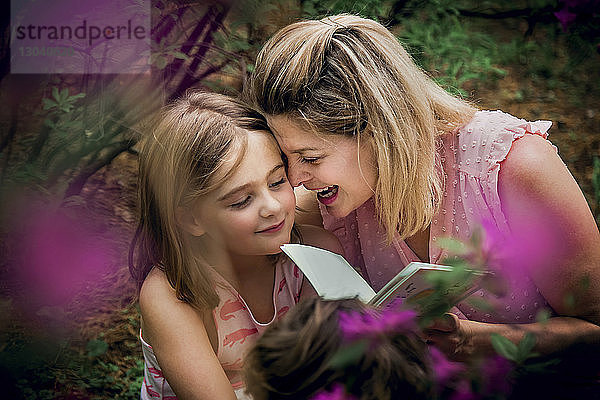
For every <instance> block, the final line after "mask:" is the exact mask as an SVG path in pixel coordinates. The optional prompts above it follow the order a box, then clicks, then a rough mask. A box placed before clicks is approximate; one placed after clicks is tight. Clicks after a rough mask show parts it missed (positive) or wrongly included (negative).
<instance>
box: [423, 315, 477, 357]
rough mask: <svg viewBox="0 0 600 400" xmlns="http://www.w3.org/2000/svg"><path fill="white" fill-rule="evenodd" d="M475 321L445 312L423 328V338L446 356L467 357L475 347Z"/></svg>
mask: <svg viewBox="0 0 600 400" xmlns="http://www.w3.org/2000/svg"><path fill="white" fill-rule="evenodd" d="M477 325H478V323H477V322H473V321H469V320H465V319H462V320H461V319H459V318H458V317H457V316H456V314H452V313H446V314H444V316H443V317H442V318H440V319H437V320H435V321H434V322H433V324H432V325H431V326H429V327H428V328H425V329H424V330H423V334H424V339H425V340H426V341H427V343H428V344H431V345H434V346H435V347H437V348H438V349H439V350H440V351H442V352H443V353H444V354H445V355H446V357H448V358H449V359H450V360H454V361H465V360H467V359H469V358H470V357H471V356H472V355H473V353H474V351H475V350H476V349H475V346H474V343H475V340H474V339H475V335H476V333H477Z"/></svg>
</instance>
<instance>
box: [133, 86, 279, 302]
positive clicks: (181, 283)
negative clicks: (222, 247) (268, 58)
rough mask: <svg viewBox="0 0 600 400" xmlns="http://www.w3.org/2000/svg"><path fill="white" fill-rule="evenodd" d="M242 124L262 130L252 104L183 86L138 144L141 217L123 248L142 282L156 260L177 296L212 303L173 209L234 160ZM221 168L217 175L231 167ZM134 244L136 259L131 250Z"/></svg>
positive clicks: (207, 280)
mask: <svg viewBox="0 0 600 400" xmlns="http://www.w3.org/2000/svg"><path fill="white" fill-rule="evenodd" d="M248 131H267V132H269V128H268V126H267V123H266V121H265V119H264V118H263V117H262V115H260V114H259V113H258V112H256V111H254V110H252V109H251V108H250V107H248V106H246V105H244V104H243V103H241V102H238V101H237V100H235V99H232V98H229V97H226V96H223V95H219V94H215V93H206V92H201V91H190V92H188V93H186V95H185V96H184V97H183V98H182V99H180V100H178V101H176V102H175V103H174V104H172V105H170V106H168V107H166V108H165V109H164V110H163V111H162V113H161V114H160V115H159V116H158V121H157V122H156V124H155V125H154V129H152V131H151V132H150V134H149V135H148V136H147V137H145V138H143V140H142V146H141V149H140V160H139V161H140V165H139V197H140V218H139V223H138V228H137V232H136V236H135V238H134V241H133V242H132V246H131V250H130V259H129V265H130V271H131V274H132V276H133V277H134V279H135V280H136V281H137V283H138V288H140V287H141V284H142V283H143V281H144V279H145V278H146V276H147V275H148V272H149V271H150V270H151V269H152V268H153V267H158V268H161V269H162V270H163V271H164V272H165V274H166V276H167V279H168V280H169V283H170V284H171V286H172V287H173V288H174V289H175V292H176V295H177V298H178V299H180V300H182V301H185V302H187V303H189V304H191V305H193V306H195V307H197V308H204V307H207V308H214V307H216V306H217V304H218V297H217V294H216V292H215V289H214V284H213V279H212V278H211V275H210V273H209V270H208V268H206V266H205V265H203V262H202V261H201V260H199V259H198V258H197V257H195V256H194V255H193V254H192V252H191V250H190V247H191V246H190V245H189V243H188V242H187V241H188V240H189V237H188V235H187V234H186V233H184V232H183V231H182V229H180V228H179V226H178V224H177V220H176V209H177V208H178V207H188V206H190V205H191V204H192V202H193V201H194V200H195V199H197V198H198V197H199V196H202V195H204V194H206V193H208V192H210V191H212V190H214V189H215V188H217V187H218V185H219V184H220V182H217V179H215V174H216V173H217V172H218V171H220V167H221V165H222V164H223V161H224V160H226V159H228V158H229V159H231V157H232V156H233V157H237V158H235V159H234V165H235V166H237V165H238V164H239V162H240V161H241V159H242V157H243V155H244V150H245V148H246V143H247V135H248ZM235 166H234V168H232V169H231V170H229V171H227V174H226V176H225V177H224V178H222V176H221V174H219V178H221V179H220V181H221V182H222V181H224V180H225V179H227V176H228V175H229V174H231V173H232V172H233V171H234V170H235ZM136 250H137V261H136V262H134V253H135V252H136Z"/></svg>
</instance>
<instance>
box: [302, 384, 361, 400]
mask: <svg viewBox="0 0 600 400" xmlns="http://www.w3.org/2000/svg"><path fill="white" fill-rule="evenodd" d="M355 399H356V397H354V396H352V395H350V394H347V393H346V389H345V388H344V385H342V384H341V383H335V384H334V385H333V387H332V388H331V391H330V392H328V391H326V390H322V391H320V392H319V393H317V394H316V395H315V396H313V397H311V400H355Z"/></svg>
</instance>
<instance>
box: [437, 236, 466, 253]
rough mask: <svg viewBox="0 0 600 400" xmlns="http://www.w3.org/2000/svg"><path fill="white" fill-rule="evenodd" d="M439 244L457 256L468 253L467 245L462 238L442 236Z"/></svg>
mask: <svg viewBox="0 0 600 400" xmlns="http://www.w3.org/2000/svg"><path fill="white" fill-rule="evenodd" d="M437 244H438V246H440V247H441V248H442V249H445V250H447V251H448V253H450V254H452V255H455V256H462V255H465V254H467V253H468V249H467V246H465V244H464V243H463V242H461V241H460V240H457V239H454V238H451V237H440V238H438V241H437Z"/></svg>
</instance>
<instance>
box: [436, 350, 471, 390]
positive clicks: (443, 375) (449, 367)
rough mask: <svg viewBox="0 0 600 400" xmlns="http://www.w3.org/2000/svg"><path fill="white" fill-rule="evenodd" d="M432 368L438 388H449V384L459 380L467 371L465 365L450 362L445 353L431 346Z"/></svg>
mask: <svg viewBox="0 0 600 400" xmlns="http://www.w3.org/2000/svg"><path fill="white" fill-rule="evenodd" d="M429 355H430V356H431V368H432V369H433V375H434V379H435V382H436V384H437V386H438V387H443V386H448V384H449V382H451V381H453V380H455V379H457V377H459V376H460V375H461V374H463V373H464V372H465V371H466V367H465V365H464V364H463V363H460V362H456V361H450V360H448V359H447V358H446V356H445V355H444V353H442V351H441V350H439V349H438V348H437V347H435V346H429Z"/></svg>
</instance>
